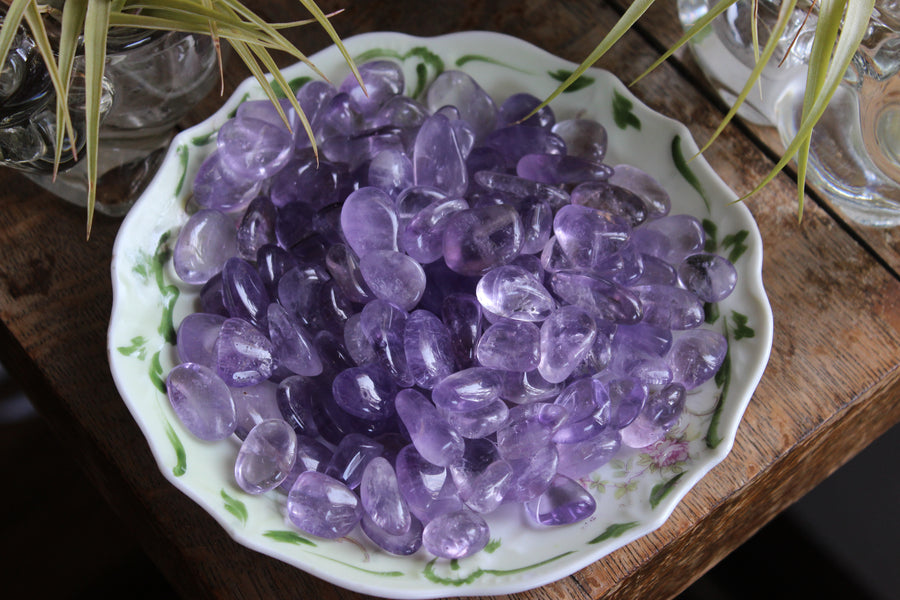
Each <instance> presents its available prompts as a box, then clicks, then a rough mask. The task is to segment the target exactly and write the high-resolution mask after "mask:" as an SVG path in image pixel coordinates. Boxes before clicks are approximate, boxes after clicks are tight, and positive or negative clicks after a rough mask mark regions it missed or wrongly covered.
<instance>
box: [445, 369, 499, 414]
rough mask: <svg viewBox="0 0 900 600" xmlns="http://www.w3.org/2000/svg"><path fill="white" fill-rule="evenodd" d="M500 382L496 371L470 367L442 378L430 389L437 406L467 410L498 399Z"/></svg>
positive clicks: (454, 409) (446, 408) (451, 409)
mask: <svg viewBox="0 0 900 600" xmlns="http://www.w3.org/2000/svg"><path fill="white" fill-rule="evenodd" d="M501 384H502V378H501V377H500V374H499V373H498V372H497V371H494V370H493V369H486V368H484V367H471V368H469V369H463V370H461V371H457V372H456V373H453V374H452V375H450V376H448V377H445V378H444V379H442V380H441V381H440V383H438V384H437V385H436V386H435V387H434V390H433V391H432V400H433V401H434V403H435V405H436V406H437V407H438V408H441V409H444V410H450V411H462V412H467V411H470V410H475V409H476V408H482V407H483V406H485V405H486V404H487V403H489V402H492V401H494V400H496V399H498V398H499V397H500V386H501Z"/></svg>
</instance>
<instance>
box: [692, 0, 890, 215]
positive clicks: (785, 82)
mask: <svg viewBox="0 0 900 600" xmlns="http://www.w3.org/2000/svg"><path fill="white" fill-rule="evenodd" d="M712 4H713V2H708V1H706V0H678V8H679V16H680V18H681V21H682V23H683V24H684V25H685V26H686V27H687V26H690V25H691V24H693V23H694V22H695V21H696V20H697V19H698V18H699V17H700V16H702V15H703V14H705V13H706V11H707V10H709V7H710V6H711V5H712ZM779 7H780V2H779V1H778V0H760V2H759V13H758V14H759V25H760V27H759V39H760V44H761V45H762V44H765V43H766V41H767V40H768V37H769V34H770V32H771V28H772V26H773V25H774V22H775V19H776V18H777V15H778V10H779ZM808 8H809V3H804V2H798V8H797V9H796V10H795V12H794V14H793V15H792V18H791V22H790V24H789V26H788V27H787V30H786V31H785V33H784V35H783V36H782V38H781V40H779V46H778V48H779V49H778V50H777V51H776V53H775V55H774V56H773V57H772V59H771V60H770V62H769V63H768V65H767V66H766V67H765V69H764V73H763V77H762V82H761V86H760V91H759V92H757V91H753V92H752V93H751V94H750V95H749V96H748V98H747V105H746V108H744V109H742V111H740V114H741V116H743V117H744V118H747V119H748V120H750V121H752V122H755V123H757V124H762V125H773V126H775V127H777V129H778V132H779V135H780V137H781V139H782V142H783V143H784V144H785V145H787V143H788V142H789V141H790V140H791V139H792V138H793V136H794V134H795V133H796V131H797V127H798V124H799V121H800V115H801V112H802V105H803V93H804V87H805V81H806V71H807V69H806V63H807V60H808V57H809V50H810V48H811V47H812V39H813V33H814V31H815V26H816V21H817V19H816V14H815V10H813V11H812V13H811V14H810V15H809V17H808V18H806V15H807V9H808ZM751 10H752V2H750V0H739V1H738V2H736V3H735V4H734V5H733V6H732V7H730V8H729V9H728V10H727V11H726V12H725V13H724V14H723V15H722V16H720V17H719V18H717V19H716V20H715V21H714V22H713V23H712V24H711V25H710V27H709V28H707V30H705V31H703V32H702V33H701V34H700V35H699V36H698V37H697V38H696V39H695V40H694V41H693V42H692V44H691V48H692V50H693V52H694V55H695V57H696V58H697V62H698V64H699V65H700V67H701V68H702V69H703V70H704V72H705V73H706V75H707V76H708V78H709V80H710V81H711V83H712V84H713V85H714V86H715V88H716V90H717V91H718V92H719V94H720V95H721V96H722V97H723V98H724V99H725V100H726V101H729V102H730V101H731V100H733V99H734V98H735V97H736V95H737V94H738V92H739V91H740V89H741V88H742V87H743V83H744V82H745V81H746V79H747V76H748V75H749V73H750V71H751V69H752V68H753V65H754V53H753V46H752V38H751V19H750V14H751ZM898 73H900V0H877V1H876V3H875V10H874V11H873V13H872V17H871V19H870V24H869V28H868V30H867V32H866V36H865V38H864V39H863V42H862V44H861V45H860V47H859V50H858V51H857V53H856V55H855V56H854V59H853V63H852V65H851V67H850V69H848V71H847V73H846V75H845V77H844V81H843V83H842V84H841V86H840V88H839V90H838V92H837V93H836V94H835V96H834V97H833V98H832V100H831V102H830V104H829V106H828V109H827V110H826V112H825V114H824V115H823V117H822V119H821V120H820V121H819V123H818V124H817V126H816V128H815V129H814V131H813V136H812V143H811V147H810V161H809V173H808V177H809V179H810V181H811V182H813V183H814V184H815V185H816V186H817V187H819V189H821V190H822V191H823V192H824V193H825V194H826V195H827V196H828V197H829V198H830V199H831V200H832V201H833V202H834V203H835V205H836V206H837V207H838V208H839V209H840V210H841V211H842V212H843V213H844V214H845V215H847V216H848V217H849V218H851V219H853V220H855V221H856V222H858V223H861V224H863V225H871V226H882V227H887V226H894V225H900V74H898Z"/></svg>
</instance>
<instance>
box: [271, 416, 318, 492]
mask: <svg viewBox="0 0 900 600" xmlns="http://www.w3.org/2000/svg"><path fill="white" fill-rule="evenodd" d="M295 431H296V430H295ZM330 460H331V450H329V449H328V448H327V447H325V446H324V445H323V444H321V443H320V442H318V441H316V440H314V439H313V438H311V437H309V436H307V435H302V434H297V458H296V460H295V461H294V467H293V468H292V469H291V472H290V473H288V476H287V477H285V478H284V481H282V482H281V485H279V486H278V488H279V489H280V490H283V491H284V492H285V493H287V492H290V491H291V488H292V487H293V486H294V482H295V481H297V478H298V477H299V476H300V474H301V473H305V472H307V471H316V472H319V473H324V472H325V467H326V466H328V461H330Z"/></svg>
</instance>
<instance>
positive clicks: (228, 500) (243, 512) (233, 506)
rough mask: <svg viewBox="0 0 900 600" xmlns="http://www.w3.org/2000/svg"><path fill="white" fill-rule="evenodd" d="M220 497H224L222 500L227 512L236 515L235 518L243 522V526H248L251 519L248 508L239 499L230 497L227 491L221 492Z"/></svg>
mask: <svg viewBox="0 0 900 600" xmlns="http://www.w3.org/2000/svg"><path fill="white" fill-rule="evenodd" d="M219 495H220V496H222V500H224V501H225V510H227V511H228V512H230V513H231V514H232V515H234V517H235V518H236V519H237V520H238V521H240V522H241V525H246V524H247V519H248V518H250V514H249V513H248V512H247V506H246V505H245V504H244V503H243V502H241V501H240V500H238V499H237V498H234V497H233V496H230V495H228V492H226V491H225V490H221V491H220V492H219Z"/></svg>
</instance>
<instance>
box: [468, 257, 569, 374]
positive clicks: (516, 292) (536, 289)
mask: <svg viewBox="0 0 900 600" xmlns="http://www.w3.org/2000/svg"><path fill="white" fill-rule="evenodd" d="M475 295H476V297H477V298H478V302H479V303H480V304H481V306H482V307H483V308H484V309H485V310H487V311H490V312H491V313H493V314H495V315H497V316H500V317H506V318H509V319H516V320H521V321H543V320H544V319H546V318H547V317H549V316H550V313H551V312H552V311H553V309H554V308H555V305H556V303H555V302H554V301H553V297H552V296H551V295H550V292H548V291H547V288H545V287H544V286H543V285H542V284H541V282H540V281H538V280H537V279H535V278H534V277H533V276H532V275H531V273H529V272H528V271H526V270H525V269H523V268H522V267H518V266H515V265H505V266H502V267H496V268H494V269H491V270H490V271H488V272H487V274H485V276H484V277H482V278H481V280H480V281H479V282H478V286H477V287H476V288H475ZM523 370H524V369H523Z"/></svg>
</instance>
